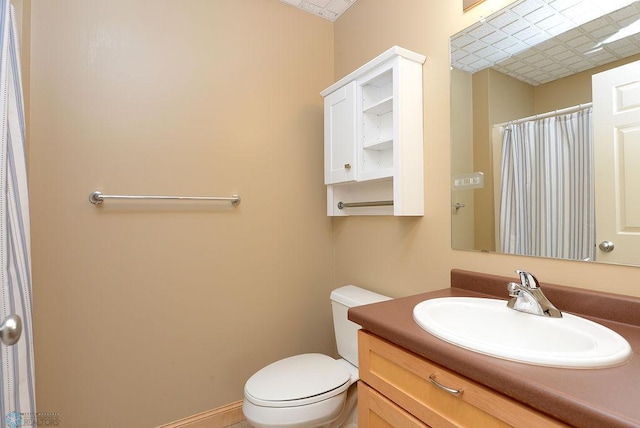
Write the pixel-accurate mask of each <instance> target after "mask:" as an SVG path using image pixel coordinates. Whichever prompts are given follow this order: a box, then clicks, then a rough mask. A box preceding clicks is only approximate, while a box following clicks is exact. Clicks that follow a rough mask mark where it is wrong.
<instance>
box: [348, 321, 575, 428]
mask: <svg viewBox="0 0 640 428" xmlns="http://www.w3.org/2000/svg"><path fill="white" fill-rule="evenodd" d="M358 353H359V366H360V367H359V370H360V379H361V382H360V383H359V384H358V420H359V426H360V427H375V428H378V427H393V428H404V427H433V428H439V427H474V428H477V427H490V428H494V427H509V426H514V427H518V428H520V427H523V428H526V427H536V428H538V427H545V428H546V427H566V426H568V425H566V424H564V423H562V422H560V421H558V420H556V419H553V418H551V417H549V416H547V415H545V414H544V413H541V412H539V411H537V410H535V409H532V408H530V407H528V406H526V405H523V404H521V403H519V402H517V401H515V400H512V399H510V398H508V397H506V396H504V395H502V394H500V393H497V392H496V391H494V390H492V389H489V388H487V387H485V386H482V385H481V384H478V383H476V382H474V381H472V380H470V379H467V378H465V377H463V376H461V375H459V374H457V373H454V372H452V371H450V370H448V369H446V368H445V367H442V366H440V365H438V364H435V363H433V362H431V361H429V360H427V359H425V358H423V357H421V356H418V355H416V354H414V353H412V352H410V351H407V350H405V349H403V348H400V347H398V346H396V345H394V344H392V343H390V342H388V341H386V340H384V339H381V338H379V337H377V336H375V335H372V334H370V333H368V332H365V331H363V330H360V331H359V333H358ZM430 377H431V379H430ZM434 382H435V383H439V384H440V385H441V386H442V387H438V386H436V385H435V383H434ZM444 388H449V389H450V391H445V389H444Z"/></svg>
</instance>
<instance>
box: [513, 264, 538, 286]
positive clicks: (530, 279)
mask: <svg viewBox="0 0 640 428" xmlns="http://www.w3.org/2000/svg"><path fill="white" fill-rule="evenodd" d="M516 273H517V274H518V275H520V283H521V284H522V285H523V286H524V287H527V288H530V289H536V288H540V284H539V283H538V280H537V279H536V277H535V276H533V274H532V273H529V272H527V271H525V270H520V269H518V270H516Z"/></svg>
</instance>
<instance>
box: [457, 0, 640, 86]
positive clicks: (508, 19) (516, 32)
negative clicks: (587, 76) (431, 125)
mask: <svg viewBox="0 0 640 428" xmlns="http://www.w3.org/2000/svg"><path fill="white" fill-rule="evenodd" d="M629 3H631V4H629ZM585 6H586V8H583V7H585ZM639 19H640V2H638V1H633V2H631V1H629V0H607V1H603V0H519V1H517V2H515V3H513V4H512V5H511V6H509V7H508V8H506V9H503V10H501V11H499V12H497V13H495V14H493V15H491V16H489V17H487V18H486V19H484V20H482V21H481V22H478V23H477V24H475V25H473V26H471V27H469V28H467V29H466V30H464V31H462V32H460V33H458V34H456V35H454V36H452V37H451V64H452V66H453V67H454V68H457V69H461V70H465V71H468V72H470V73H474V72H476V71H479V70H482V69H484V68H487V67H493V68H494V69H496V70H498V71H500V72H502V73H504V74H507V75H509V76H511V77H514V78H516V79H519V80H522V81H524V82H527V83H529V84H530V85H534V86H535V85H539V84H543V83H547V82H550V81H553V80H556V79H559V78H562V77H565V76H569V75H572V74H575V73H577V72H580V71H584V70H588V69H590V68H593V67H595V66H598V65H602V64H607V63H609V62H612V61H615V60H617V59H622V58H625V57H627V56H629V55H633V54H635V53H639V52H640V34H634V35H631V36H629V37H625V38H622V39H619V40H615V41H612V42H610V43H609V42H607V38H612V36H614V35H616V34H620V33H619V32H620V30H621V29H622V28H625V27H627V26H630V24H633V23H634V22H636V21H638V20H639ZM639 24H640V22H639Z"/></svg>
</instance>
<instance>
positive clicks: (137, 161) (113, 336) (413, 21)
mask: <svg viewBox="0 0 640 428" xmlns="http://www.w3.org/2000/svg"><path fill="white" fill-rule="evenodd" d="M506 3H508V1H507V0H493V1H487V2H485V3H483V4H481V5H480V6H478V7H476V8H474V9H472V10H471V11H470V12H468V13H467V14H465V15H463V14H462V12H461V4H460V2H457V1H452V2H449V1H440V0H397V1H393V2H390V1H388V0H360V1H358V2H357V3H355V4H354V6H352V7H351V8H350V9H349V10H348V11H347V13H346V14H345V15H344V16H343V17H342V18H341V19H340V20H338V21H337V23H336V24H335V25H333V24H331V23H329V22H327V21H325V20H322V19H321V18H317V17H314V16H312V15H310V14H306V13H304V12H302V11H299V10H297V9H294V8H292V7H290V6H287V5H286V4H284V3H282V2H280V1H277V0H207V1H204V0H185V1H181V2H179V4H177V3H176V2H170V1H167V0H153V1H152V0H136V1H134V2H131V1H124V0H110V1H108V2H105V1H98V0H56V1H55V2H53V1H38V2H33V4H32V5H31V6H32V7H31V9H32V10H31V13H32V21H31V23H32V34H31V77H30V81H29V84H30V86H31V95H30V101H31V118H30V120H31V125H30V129H29V132H30V135H31V137H30V138H31V157H30V184H31V194H32V236H33V244H32V245H33V279H34V282H33V288H34V300H35V304H34V312H35V313H34V326H35V335H36V342H35V345H36V370H37V399H38V407H39V408H38V410H39V411H43V412H44V411H50V412H58V413H60V418H61V420H62V422H63V424H64V426H67V427H81V426H92V427H110V426H122V425H123V424H126V425H127V426H153V425H155V424H159V423H163V422H168V421H171V420H174V419H177V418H180V417H183V416H187V415H190V414H194V413H197V412H199V411H202V410H207V409H211V408H214V407H217V406H220V405H222V404H226V403H230V402H233V401H235V400H239V399H241V397H242V386H243V383H244V381H245V380H246V378H247V377H248V376H249V375H250V374H251V373H253V372H254V371H255V370H256V369H258V368H259V367H262V366H263V365H265V364H267V363H268V362H270V361H273V360H275V359H277V358H280V357H283V356H286V355H289V354H293V353H298V352H310V351H318V352H328V353H332V352H333V348H334V344H333V334H332V331H331V320H330V308H329V303H328V300H327V297H328V292H329V290H330V289H331V288H332V287H334V286H338V285H342V284H346V283H354V284H357V285H361V286H365V287H368V288H370V289H373V290H375V291H379V292H383V293H386V294H388V295H391V296H404V295H409V294H414V293H419V292H423V291H428V290H433V289H438V288H443V287H447V286H448V284H449V271H450V269H451V268H453V267H456V268H463V269H470V270H477V271H480V272H490V273H496V274H507V275H513V270H514V269H516V268H525V269H530V270H532V271H533V272H535V273H536V274H537V276H538V278H539V279H541V280H542V281H543V282H544V281H550V282H558V283H564V284H569V285H575V286H580V287H585V288H593V289H601V290H609V291H613V292H618V293H625V294H632V295H640V292H639V291H638V289H637V288H636V287H635V284H637V282H638V281H637V279H638V276H639V272H640V271H638V269H637V268H630V267H620V266H607V265H595V264H585V263H579V262H566V261H565V262H562V261H549V260H545V259H530V258H522V257H516V256H504V255H495V254H484V253H475V252H465V251H453V250H451V249H450V219H451V215H450V214H451V211H450V202H451V201H450V185H449V176H450V154H449V150H450V144H449V141H450V134H449V119H450V113H449V89H448V85H449V48H448V37H449V35H450V34H453V33H455V32H457V31H459V30H461V29H462V28H464V27H465V26H468V25H470V24H471V23H472V22H474V21H475V20H477V19H478V18H479V17H480V16H481V15H486V14H488V13H489V12H490V11H492V10H491V9H495V8H497V7H499V6H501V5H503V4H506ZM334 41H335V49H334ZM394 44H398V45H400V46H403V47H405V48H408V49H412V50H415V51H417V52H420V53H423V54H425V55H426V56H427V62H426V63H425V66H424V107H425V109H424V111H425V156H424V157H425V159H424V160H425V181H426V186H425V212H426V214H425V216H424V217H421V218H390V217H379V218H373V217H362V218H358V217H352V218H351V217H350V218H333V219H328V218H327V217H326V216H325V212H326V207H325V189H324V186H323V184H322V182H323V179H322V174H323V167H322V100H321V98H320V97H319V95H318V92H319V91H320V90H322V89H324V88H325V87H326V86H328V85H329V84H330V83H332V82H333V81H334V80H336V79H337V78H339V77H342V76H344V75H346V74H348V73H349V72H351V71H352V70H354V69H355V68H357V67H359V66H360V65H362V64H363V63H364V62H366V61H367V60H369V59H371V58H373V57H375V56H376V55H378V54H379V53H380V52H382V51H383V50H385V49H387V48H388V47H390V46H391V45H394ZM334 62H335V64H334ZM95 189H101V190H104V191H105V192H113V193H120V192H122V193H167V194H169V193H176V194H230V193H234V192H237V193H239V194H240V195H241V196H242V198H243V202H242V204H241V205H240V207H238V208H236V209H231V208H229V207H226V206H219V205H215V206H211V205H206V206H204V207H203V206H202V205H195V204H151V205H149V204H140V203H126V204H118V203H107V204H105V205H104V206H102V207H95V206H92V205H91V204H89V203H88V201H87V196H88V194H89V192H91V191H93V190H95Z"/></svg>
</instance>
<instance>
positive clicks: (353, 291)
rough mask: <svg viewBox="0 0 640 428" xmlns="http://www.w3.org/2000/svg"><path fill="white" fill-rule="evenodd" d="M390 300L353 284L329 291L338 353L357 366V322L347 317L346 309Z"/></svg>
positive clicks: (358, 327)
mask: <svg viewBox="0 0 640 428" xmlns="http://www.w3.org/2000/svg"><path fill="white" fill-rule="evenodd" d="M384 300H391V297H387V296H383V295H382V294H378V293H374V292H373V291H369V290H365V289H364V288H360V287H356V286H354V285H345V286H344V287H340V288H338V289H335V290H333V291H332V292H331V308H332V311H333V328H334V330H335V334H336V344H337V345H338V354H340V356H341V357H342V358H344V359H345V360H347V361H349V362H350V363H351V364H353V365H354V366H356V367H358V330H359V329H360V328H361V327H360V326H359V325H358V324H356V323H354V322H352V321H349V320H348V319H347V311H348V310H349V308H353V307H354V306H361V305H367V304H369V303H376V302H382V301H384Z"/></svg>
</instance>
